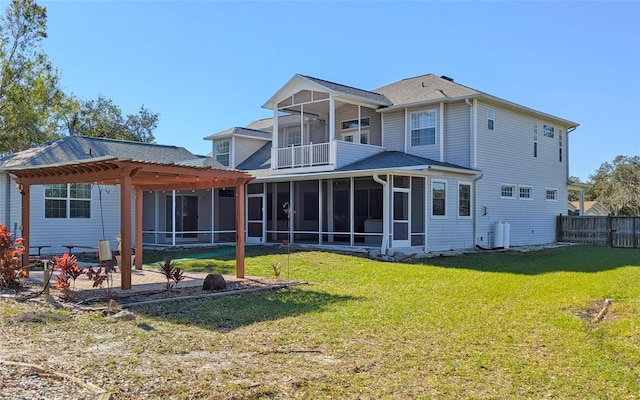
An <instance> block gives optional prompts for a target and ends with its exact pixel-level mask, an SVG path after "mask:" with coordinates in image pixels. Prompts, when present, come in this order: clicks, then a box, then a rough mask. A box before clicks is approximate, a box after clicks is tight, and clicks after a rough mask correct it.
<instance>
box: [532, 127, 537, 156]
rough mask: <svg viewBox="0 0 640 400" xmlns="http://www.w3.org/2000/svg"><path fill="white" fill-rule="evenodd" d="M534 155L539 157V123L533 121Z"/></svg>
mask: <svg viewBox="0 0 640 400" xmlns="http://www.w3.org/2000/svg"><path fill="white" fill-rule="evenodd" d="M533 157H534V158H535V157H538V123H537V122H534V123H533Z"/></svg>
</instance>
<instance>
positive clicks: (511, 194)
mask: <svg viewBox="0 0 640 400" xmlns="http://www.w3.org/2000/svg"><path fill="white" fill-rule="evenodd" d="M515 191H516V186H515V185H500V197H501V198H503V199H513V198H515V196H516V194H515Z"/></svg>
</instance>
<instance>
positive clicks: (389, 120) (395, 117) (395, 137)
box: [382, 110, 405, 151]
mask: <svg viewBox="0 0 640 400" xmlns="http://www.w3.org/2000/svg"><path fill="white" fill-rule="evenodd" d="M404 127H405V121H404V110H400V111H394V112H389V113H385V114H384V138H383V143H382V145H383V146H384V147H385V149H386V150H389V151H404V140H405V129H404Z"/></svg>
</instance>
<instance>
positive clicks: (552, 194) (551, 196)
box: [545, 189, 558, 201]
mask: <svg viewBox="0 0 640 400" xmlns="http://www.w3.org/2000/svg"><path fill="white" fill-rule="evenodd" d="M545 192H546V194H545V198H546V199H547V200H552V201H557V200H558V189H546V191H545Z"/></svg>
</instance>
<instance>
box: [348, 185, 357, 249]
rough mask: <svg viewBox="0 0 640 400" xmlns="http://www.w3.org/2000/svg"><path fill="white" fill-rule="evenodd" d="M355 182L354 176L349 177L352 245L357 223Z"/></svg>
mask: <svg viewBox="0 0 640 400" xmlns="http://www.w3.org/2000/svg"><path fill="white" fill-rule="evenodd" d="M353 189H354V183H353V176H352V177H351V178H349V242H350V245H351V246H352V247H353V231H354V229H355V224H354V219H355V217H356V214H355V210H354V209H355V207H354V205H355V199H354V197H355V196H354V195H353V192H354V190H353Z"/></svg>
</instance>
